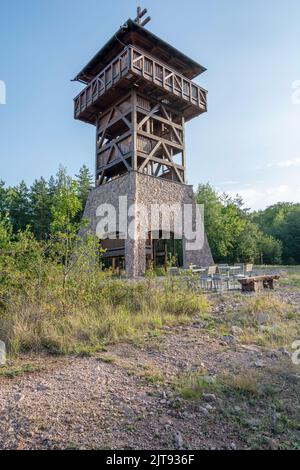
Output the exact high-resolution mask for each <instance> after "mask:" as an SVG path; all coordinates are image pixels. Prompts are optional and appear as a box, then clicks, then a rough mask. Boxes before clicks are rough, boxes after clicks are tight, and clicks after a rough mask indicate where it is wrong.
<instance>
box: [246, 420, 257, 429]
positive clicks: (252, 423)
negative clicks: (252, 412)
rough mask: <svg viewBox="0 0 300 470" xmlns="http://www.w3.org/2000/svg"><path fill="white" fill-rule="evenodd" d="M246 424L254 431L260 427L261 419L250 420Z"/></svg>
mask: <svg viewBox="0 0 300 470" xmlns="http://www.w3.org/2000/svg"><path fill="white" fill-rule="evenodd" d="M246 424H247V425H248V426H249V427H250V428H252V429H256V428H258V427H259V425H260V420H259V419H255V418H249V419H247V420H246Z"/></svg>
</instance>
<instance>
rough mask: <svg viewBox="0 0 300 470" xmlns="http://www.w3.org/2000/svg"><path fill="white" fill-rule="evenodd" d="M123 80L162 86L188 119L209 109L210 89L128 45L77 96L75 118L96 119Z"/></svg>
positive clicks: (131, 82)
mask: <svg viewBox="0 0 300 470" xmlns="http://www.w3.org/2000/svg"><path fill="white" fill-rule="evenodd" d="M123 79H124V80H125V79H126V84H127V86H128V88H130V87H132V85H133V84H134V83H136V82H137V81H138V80H139V86H140V87H142V85H141V81H142V82H144V84H145V85H147V86H148V85H149V84H152V85H153V87H155V88H156V89H161V91H162V95H163V98H164V99H167V100H169V101H170V105H171V106H172V104H174V105H176V107H178V106H179V110H180V106H181V107H182V112H183V114H184V112H186V113H187V116H186V117H188V118H192V117H194V116H197V115H199V114H201V113H203V112H205V111H207V91H206V90H205V89H204V88H202V87H201V86H199V85H197V84H196V83H194V82H192V81H191V80H189V79H188V78H187V77H185V76H184V75H182V74H180V73H178V72H177V71H176V70H174V69H173V68H172V67H169V66H168V65H167V64H165V63H163V62H161V61H160V60H158V59H156V58H155V57H153V56H152V55H150V54H148V53H146V52H144V51H143V50H142V49H139V48H138V47H136V46H132V45H129V46H126V47H125V48H124V49H123V50H122V52H121V53H120V54H119V55H118V56H117V57H115V59H114V60H112V61H111V62H110V64H109V65H107V67H105V68H104V69H103V70H102V71H101V72H100V73H99V74H98V75H97V76H96V77H95V78H94V79H93V80H92V81H91V82H90V83H89V84H88V85H87V86H86V87H85V88H84V90H82V92H81V93H79V94H78V95H77V96H76V98H75V99H74V114H75V118H76V119H81V120H83V121H86V122H93V121H94V117H95V115H97V113H99V111H101V110H102V109H101V108H102V102H103V98H104V96H105V95H106V93H107V92H109V91H111V93H112V99H114V98H116V97H117V96H115V95H114V94H113V90H114V89H115V85H116V84H117V83H119V82H120V81H121V80H123ZM115 92H116V93H117V91H116V90H115ZM116 93H115V94H116ZM106 106H107V102H105V103H103V108H105V107H106ZM189 106H190V109H188V108H189Z"/></svg>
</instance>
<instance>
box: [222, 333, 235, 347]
mask: <svg viewBox="0 0 300 470" xmlns="http://www.w3.org/2000/svg"><path fill="white" fill-rule="evenodd" d="M222 340H223V341H224V342H225V343H227V344H232V345H233V344H236V338H235V337H234V336H233V335H226V336H223V337H222Z"/></svg>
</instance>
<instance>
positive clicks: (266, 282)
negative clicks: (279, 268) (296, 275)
mask: <svg viewBox="0 0 300 470" xmlns="http://www.w3.org/2000/svg"><path fill="white" fill-rule="evenodd" d="M278 279H280V276H279V275H277V274H271V275H263V276H253V277H244V278H242V279H238V281H239V283H240V284H241V286H242V292H257V291H260V290H262V289H274V281H278Z"/></svg>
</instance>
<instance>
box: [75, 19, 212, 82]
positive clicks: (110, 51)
mask: <svg viewBox="0 0 300 470" xmlns="http://www.w3.org/2000/svg"><path fill="white" fill-rule="evenodd" d="M129 44H131V45H135V46H138V47H140V48H142V49H143V50H145V51H147V52H148V53H150V54H152V55H153V56H155V57H157V58H158V59H160V60H162V61H164V62H167V63H168V64H169V65H170V67H173V68H175V69H176V70H178V72H180V73H181V74H182V75H184V76H185V77H187V78H189V79H190V80H192V79H193V78H194V77H196V76H197V75H200V74H201V73H203V72H205V70H206V68H205V67H203V66H202V65H200V64H199V63H197V62H195V61H194V60H193V59H191V58H190V57H188V56H186V55H185V54H183V53H182V52H180V51H179V50H178V49H176V48H175V47H173V46H171V45H170V44H168V43H167V42H165V41H163V40H162V39H160V38H159V37H157V36H155V34H153V33H151V32H150V31H148V30H147V29H146V28H144V27H143V26H141V25H140V24H138V23H137V22H136V21H133V20H132V19H129V20H128V21H127V22H126V23H125V24H124V25H123V26H121V28H120V29H119V30H118V31H117V32H116V34H115V35H114V36H113V37H112V38H111V39H110V40H109V41H108V42H107V43H106V44H105V45H104V46H103V47H102V49H100V50H99V51H98V52H97V54H96V55H95V56H94V57H93V58H92V59H91V60H90V62H89V63H88V64H87V65H86V66H85V67H84V68H83V69H82V70H81V72H79V74H78V75H76V77H75V78H74V80H77V81H81V82H83V83H89V82H90V81H91V80H92V79H93V78H94V77H95V76H96V75H98V73H99V72H100V71H101V70H102V69H103V68H105V67H106V65H107V64H109V63H110V61H111V60H112V59H113V57H114V56H115V55H116V54H118V53H119V52H121V50H122V49H124V47H126V46H127V45H129Z"/></svg>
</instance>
